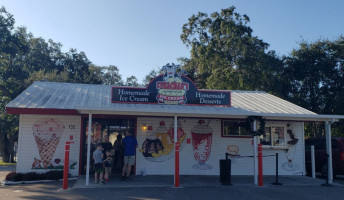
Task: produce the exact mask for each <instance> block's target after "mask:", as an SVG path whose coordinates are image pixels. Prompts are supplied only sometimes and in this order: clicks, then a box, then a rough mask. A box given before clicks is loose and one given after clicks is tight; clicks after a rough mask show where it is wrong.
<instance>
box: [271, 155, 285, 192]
mask: <svg viewBox="0 0 344 200" xmlns="http://www.w3.org/2000/svg"><path fill="white" fill-rule="evenodd" d="M275 178H276V181H275V182H274V183H271V184H272V185H282V183H279V182H278V153H276V177H275Z"/></svg>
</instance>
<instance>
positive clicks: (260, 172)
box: [258, 144, 263, 186]
mask: <svg viewBox="0 0 344 200" xmlns="http://www.w3.org/2000/svg"><path fill="white" fill-rule="evenodd" d="M258 186H263V148H262V144H258Z"/></svg>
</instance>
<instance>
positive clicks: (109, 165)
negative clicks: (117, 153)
mask: <svg viewBox="0 0 344 200" xmlns="http://www.w3.org/2000/svg"><path fill="white" fill-rule="evenodd" d="M111 156H112V155H111V151H110V150H107V151H106V156H105V159H104V167H105V177H104V178H105V181H106V182H109V174H110V173H111V168H112V157H111Z"/></svg>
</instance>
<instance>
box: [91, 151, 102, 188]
mask: <svg viewBox="0 0 344 200" xmlns="http://www.w3.org/2000/svg"><path fill="white" fill-rule="evenodd" d="M102 149H103V147H102V145H101V144H98V145H97V149H96V150H95V151H94V152H93V159H94V183H97V177H98V173H99V181H100V182H99V183H100V184H104V181H103V172H104V169H103V152H102Z"/></svg>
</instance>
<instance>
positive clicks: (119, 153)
mask: <svg viewBox="0 0 344 200" xmlns="http://www.w3.org/2000/svg"><path fill="white" fill-rule="evenodd" d="M113 148H114V149H115V159H114V167H115V169H116V170H117V169H118V170H119V171H120V172H121V171H122V167H123V153H124V152H123V151H124V149H123V148H124V147H123V143H122V135H121V134H118V135H117V139H116V141H115V142H114V144H113Z"/></svg>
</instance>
